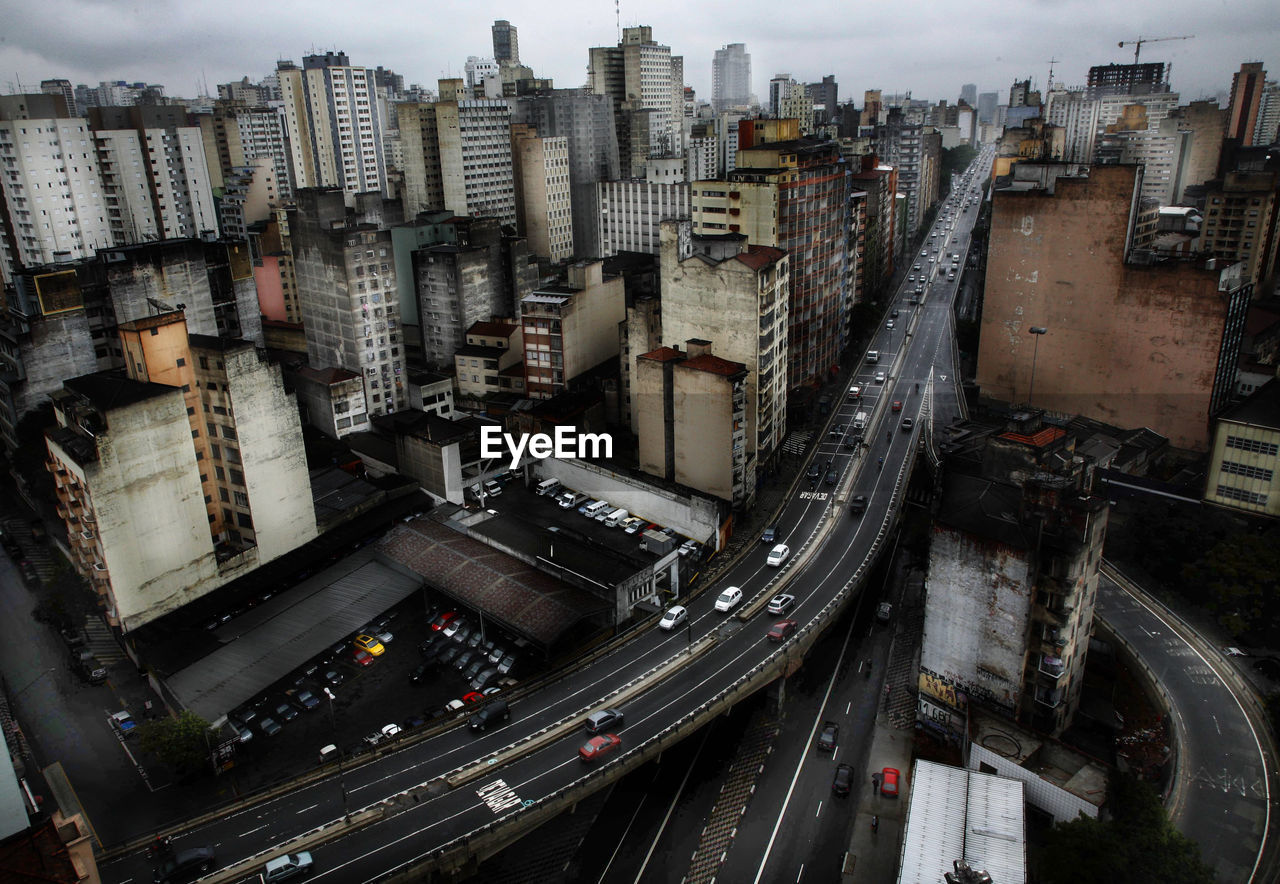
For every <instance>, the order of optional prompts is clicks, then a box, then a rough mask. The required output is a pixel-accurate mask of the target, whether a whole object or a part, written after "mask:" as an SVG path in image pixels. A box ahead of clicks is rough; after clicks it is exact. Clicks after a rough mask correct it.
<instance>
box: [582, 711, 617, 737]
mask: <svg viewBox="0 0 1280 884" xmlns="http://www.w3.org/2000/svg"><path fill="white" fill-rule="evenodd" d="M624 722H625V717H624V716H623V714H622V710H621V709H597V710H596V711H595V712H592V713H591V714H590V715H588V716H587V720H586V721H585V722H584V724H585V726H586V728H587V733H589V734H600V733H604V732H605V731H614V730H617V729H618V728H620V727H622V725H623V724H624Z"/></svg>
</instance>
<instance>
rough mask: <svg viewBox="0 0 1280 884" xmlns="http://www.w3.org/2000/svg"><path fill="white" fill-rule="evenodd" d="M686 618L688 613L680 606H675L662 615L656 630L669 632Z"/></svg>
mask: <svg viewBox="0 0 1280 884" xmlns="http://www.w3.org/2000/svg"><path fill="white" fill-rule="evenodd" d="M688 618H689V612H688V611H687V610H685V609H684V608H683V607H682V606H680V605H676V606H675V607H674V608H671V609H670V610H668V611H667V613H665V614H663V615H662V619H661V620H659V621H658V628H659V629H662V630H666V631H667V632H670V631H671V630H673V629H675V628H676V627H677V626H679V625H680V624H681V623H683V622H684V621H685V620H687V619H688Z"/></svg>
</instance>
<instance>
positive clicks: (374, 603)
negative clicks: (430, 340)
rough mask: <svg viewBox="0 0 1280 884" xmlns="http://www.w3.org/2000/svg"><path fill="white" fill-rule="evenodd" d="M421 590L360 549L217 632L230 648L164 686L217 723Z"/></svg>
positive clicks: (411, 579) (415, 581) (419, 583)
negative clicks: (370, 619)
mask: <svg viewBox="0 0 1280 884" xmlns="http://www.w3.org/2000/svg"><path fill="white" fill-rule="evenodd" d="M421 586H422V581H421V580H419V579H417V578H414V577H410V576H408V575H406V574H404V573H402V572H400V571H398V570H396V569H394V568H392V567H390V566H388V565H384V564H381V563H379V562H377V561H375V560H374V552H373V550H372V549H371V548H365V549H362V550H360V551H358V552H356V553H354V554H353V555H350V556H348V557H347V558H345V559H343V560H342V561H341V562H339V563H338V564H336V565H334V566H333V567H332V568H329V569H328V570H326V571H323V572H322V573H320V574H317V575H316V576H314V577H312V578H310V579H308V580H306V581H304V582H303V583H301V584H299V585H298V586H297V587H295V588H293V589H291V590H289V591H288V592H285V593H283V594H281V595H278V596H276V597H275V598H274V599H272V600H271V601H270V602H268V603H267V604H265V605H261V606H259V607H257V608H254V609H253V610H252V611H250V612H249V613H247V614H245V615H243V616H241V617H237V618H236V619H235V620H232V621H231V622H230V623H228V624H227V625H226V626H224V627H223V628H222V629H219V630H218V633H217V635H218V638H219V640H221V641H225V642H226V644H224V645H223V646H222V647H221V648H219V649H218V650H216V651H214V652H213V653H212V654H210V655H208V656H207V657H205V658H204V659H202V660H198V661H197V662H195V663H193V664H192V665H190V666H188V667H187V668H186V669H183V670H181V671H180V672H178V673H175V674H174V675H173V676H172V677H170V678H169V679H168V681H167V684H168V686H169V689H170V690H172V691H173V692H174V694H175V695H176V696H177V698H178V700H179V702H181V703H182V704H183V706H185V707H186V708H188V709H190V710H192V711H193V712H195V713H196V714H198V715H200V716H201V717H203V718H204V719H206V720H207V721H217V720H218V719H219V718H221V717H222V716H223V715H225V714H226V713H228V712H230V711H231V710H232V709H235V708H236V707H237V706H239V705H241V704H242V703H244V702H246V701H247V700H251V699H252V698H253V697H255V696H257V695H258V694H260V693H261V692H262V691H263V690H264V689H266V688H268V687H270V686H271V685H272V684H274V683H275V682H276V681H279V680H280V679H281V678H284V677H285V676H286V675H288V674H289V673H290V672H292V671H293V670H295V669H297V668H298V667H299V666H301V665H302V664H303V663H305V662H306V661H307V660H310V659H311V658H312V657H314V656H316V655H317V654H319V653H320V652H321V651H323V650H325V649H326V648H328V647H330V646H331V645H333V644H335V643H337V642H339V641H342V640H343V639H345V638H346V637H347V636H348V635H350V634H351V633H353V632H355V631H356V630H357V629H359V628H360V627H361V626H363V625H364V624H365V623H367V622H368V621H369V618H371V617H373V616H375V615H377V614H380V613H382V612H383V611H385V610H386V609H387V608H390V607H392V606H393V605H395V604H396V603H398V602H400V601H402V600H404V599H405V598H407V597H408V596H409V595H411V594H412V593H413V592H414V591H415V590H417V589H418V588H420V587H421Z"/></svg>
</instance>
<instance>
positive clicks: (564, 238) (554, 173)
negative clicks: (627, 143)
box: [511, 123, 573, 263]
mask: <svg viewBox="0 0 1280 884" xmlns="http://www.w3.org/2000/svg"><path fill="white" fill-rule="evenodd" d="M511 155H512V171H513V173H514V180H515V189H516V214H517V217H518V219H519V230H520V234H521V235H522V236H524V237H526V238H527V239H528V241H529V250H530V251H531V252H532V253H533V254H535V255H537V256H538V257H540V258H545V259H547V260H548V261H551V262H552V263H558V262H560V261H564V260H567V259H568V258H571V257H573V206H572V199H571V197H570V189H569V139H568V138H567V137H566V136H563V135H561V136H557V137H551V138H543V137H539V135H538V132H537V130H536V129H533V128H531V127H530V126H527V125H524V124H520V123H517V124H513V125H512V126H511Z"/></svg>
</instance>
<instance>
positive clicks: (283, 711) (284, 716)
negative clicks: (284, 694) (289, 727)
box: [275, 703, 298, 724]
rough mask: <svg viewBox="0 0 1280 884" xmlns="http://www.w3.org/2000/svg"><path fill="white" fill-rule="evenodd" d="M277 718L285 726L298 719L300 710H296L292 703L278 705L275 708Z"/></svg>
mask: <svg viewBox="0 0 1280 884" xmlns="http://www.w3.org/2000/svg"><path fill="white" fill-rule="evenodd" d="M275 716H276V718H278V719H280V720H281V721H283V722H284V723H285V724H288V723H289V722H291V721H293V720H294V719H295V718H297V717H298V710H297V709H294V708H293V704H291V703H278V704H276V708H275Z"/></svg>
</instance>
